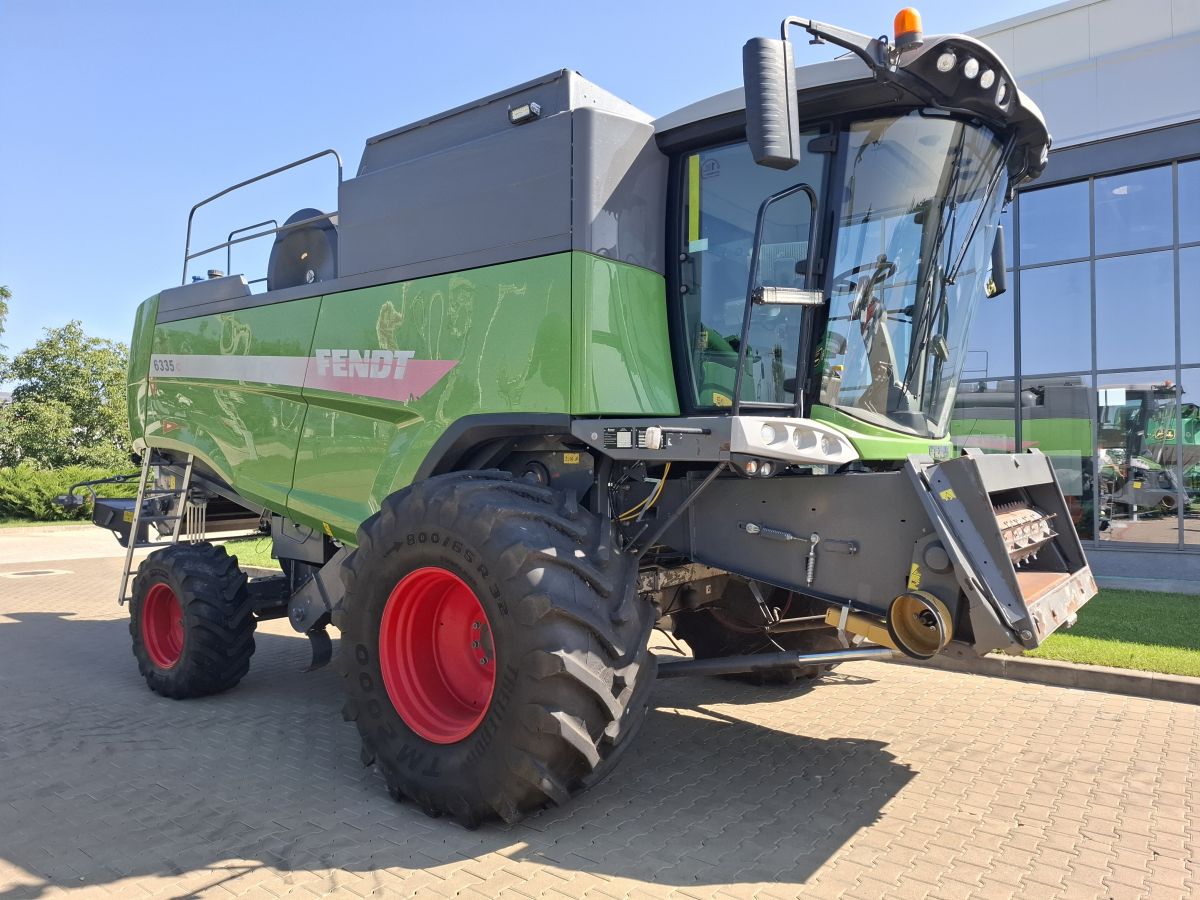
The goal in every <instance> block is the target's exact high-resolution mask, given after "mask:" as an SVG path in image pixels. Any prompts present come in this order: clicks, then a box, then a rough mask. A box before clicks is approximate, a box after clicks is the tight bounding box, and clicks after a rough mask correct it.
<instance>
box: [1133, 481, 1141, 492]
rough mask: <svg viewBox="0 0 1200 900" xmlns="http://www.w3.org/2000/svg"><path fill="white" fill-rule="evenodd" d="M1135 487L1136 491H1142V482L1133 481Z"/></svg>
mask: <svg viewBox="0 0 1200 900" xmlns="http://www.w3.org/2000/svg"><path fill="white" fill-rule="evenodd" d="M1133 489H1134V490H1135V491H1140V490H1141V489H1142V483H1141V482H1140V481H1135V482H1134V483H1133Z"/></svg>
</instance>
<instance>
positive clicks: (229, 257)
mask: <svg viewBox="0 0 1200 900" xmlns="http://www.w3.org/2000/svg"><path fill="white" fill-rule="evenodd" d="M264 225H274V226H275V227H276V228H278V227H279V220H278V219H266V220H264V221H262V222H255V223H254V224H253V225H247V226H246V227H245V228H235V229H233V231H231V232H229V236H228V237H226V238H225V240H226V241H228V242H229V246H228V247H226V248H225V274H226V275H228V274H229V273H231V272H232V271H233V236H234V235H235V234H241V233H242V232H243V231H249V230H250V229H252V228H262V227H263V226H264Z"/></svg>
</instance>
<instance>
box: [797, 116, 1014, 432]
mask: <svg viewBox="0 0 1200 900" xmlns="http://www.w3.org/2000/svg"><path fill="white" fill-rule="evenodd" d="M843 137H844V139H845V141H846V145H847V146H846V149H845V152H846V154H847V157H846V166H845V178H844V181H843V186H842V196H841V205H840V209H839V210H838V217H837V230H836V232H835V235H834V248H833V251H832V253H831V256H832V259H833V265H832V267H831V268H832V271H833V277H832V281H831V283H830V298H829V319H828V327H827V331H826V334H825V339H824V341H823V343H822V345H821V347H820V349H819V351H818V356H817V367H818V372H819V374H820V377H821V389H820V402H821V403H824V404H826V405H828V406H832V407H835V408H837V409H840V410H842V411H843V412H845V413H847V414H848V415H851V416H854V417H856V418H859V419H862V420H864V421H866V422H869V423H871V424H874V425H879V426H882V427H886V428H891V429H897V430H901V431H904V432H906V433H910V434H916V435H920V436H922V437H941V436H943V435H944V434H945V433H946V429H947V425H948V423H949V418H950V413H951V412H952V410H953V406H954V394H955V391H956V389H957V383H958V378H959V375H960V373H961V370H962V363H963V358H964V356H965V354H966V349H967V338H968V335H969V332H970V327H971V319H972V316H973V313H974V311H975V308H976V306H977V304H978V302H979V301H980V300H981V299H982V298H983V295H984V282H985V281H986V279H987V277H988V274H989V267H990V257H991V247H992V242H993V240H994V233H995V228H996V224H997V222H998V220H999V215H1000V206H1001V203H1002V201H1003V195H1004V192H1003V190H1002V189H1001V188H1000V185H999V182H1000V175H1001V166H1002V164H1003V162H1004V160H1003V156H1004V150H1003V146H1002V144H1001V143H1000V141H999V140H997V138H996V137H995V135H993V134H992V132H991V131H989V130H987V129H986V128H983V127H978V126H975V125H971V124H968V123H965V122H962V121H960V120H957V119H953V118H949V117H947V116H943V115H933V114H931V113H929V112H928V111H916V112H912V113H909V114H908V115H904V116H898V117H887V118H878V119H871V120H867V121H861V122H856V123H854V124H852V125H850V126H848V127H847V129H846V130H845V132H844V134H843Z"/></svg>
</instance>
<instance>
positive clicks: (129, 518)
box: [121, 509, 133, 525]
mask: <svg viewBox="0 0 1200 900" xmlns="http://www.w3.org/2000/svg"><path fill="white" fill-rule="evenodd" d="M121 520H122V521H124V522H127V523H128V524H130V525H132V524H133V510H132V509H127V510H125V513H124V514H123V515H122V516H121Z"/></svg>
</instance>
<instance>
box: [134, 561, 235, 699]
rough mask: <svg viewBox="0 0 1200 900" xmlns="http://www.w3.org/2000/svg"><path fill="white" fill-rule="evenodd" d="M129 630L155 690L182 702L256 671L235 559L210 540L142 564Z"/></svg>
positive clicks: (225, 687) (141, 666) (140, 666)
mask: <svg viewBox="0 0 1200 900" xmlns="http://www.w3.org/2000/svg"><path fill="white" fill-rule="evenodd" d="M129 613H130V620H129V633H130V635H131V636H132V638H133V655H134V657H135V658H136V659H137V661H138V670H139V671H140V672H141V673H142V677H143V678H145V679H146V684H147V685H148V686H149V687H150V690H152V691H154V692H155V693H156V694H162V695H163V696H164V697H172V698H174V699H176V700H183V699H187V698H190V697H203V696H205V695H208V694H216V693H219V692H220V691H224V690H228V689H229V688H231V687H233V686H234V685H235V684H237V683H238V682H239V681H241V680H242V678H243V676H245V674H246V672H247V671H249V669H250V657H251V656H252V655H253V654H254V627H255V624H256V623H255V619H254V613H253V610H252V609H251V607H250V604H249V602H248V600H247V596H246V576H245V574H243V572H242V571H241V569H239V568H238V565H237V559H236V557H230V556H229V554H228V553H226V552H225V548H224V547H214V546H212V545H211V544H174V545H172V546H170V547H165V548H163V549H162V550H156V551H155V552H154V553H151V554H150V555H149V556H147V557H146V559H145V560H144V561H143V562H142V564H141V566H140V567H139V568H138V573H137V577H136V578H135V579H134V581H133V599H132V600H130V603H129Z"/></svg>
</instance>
